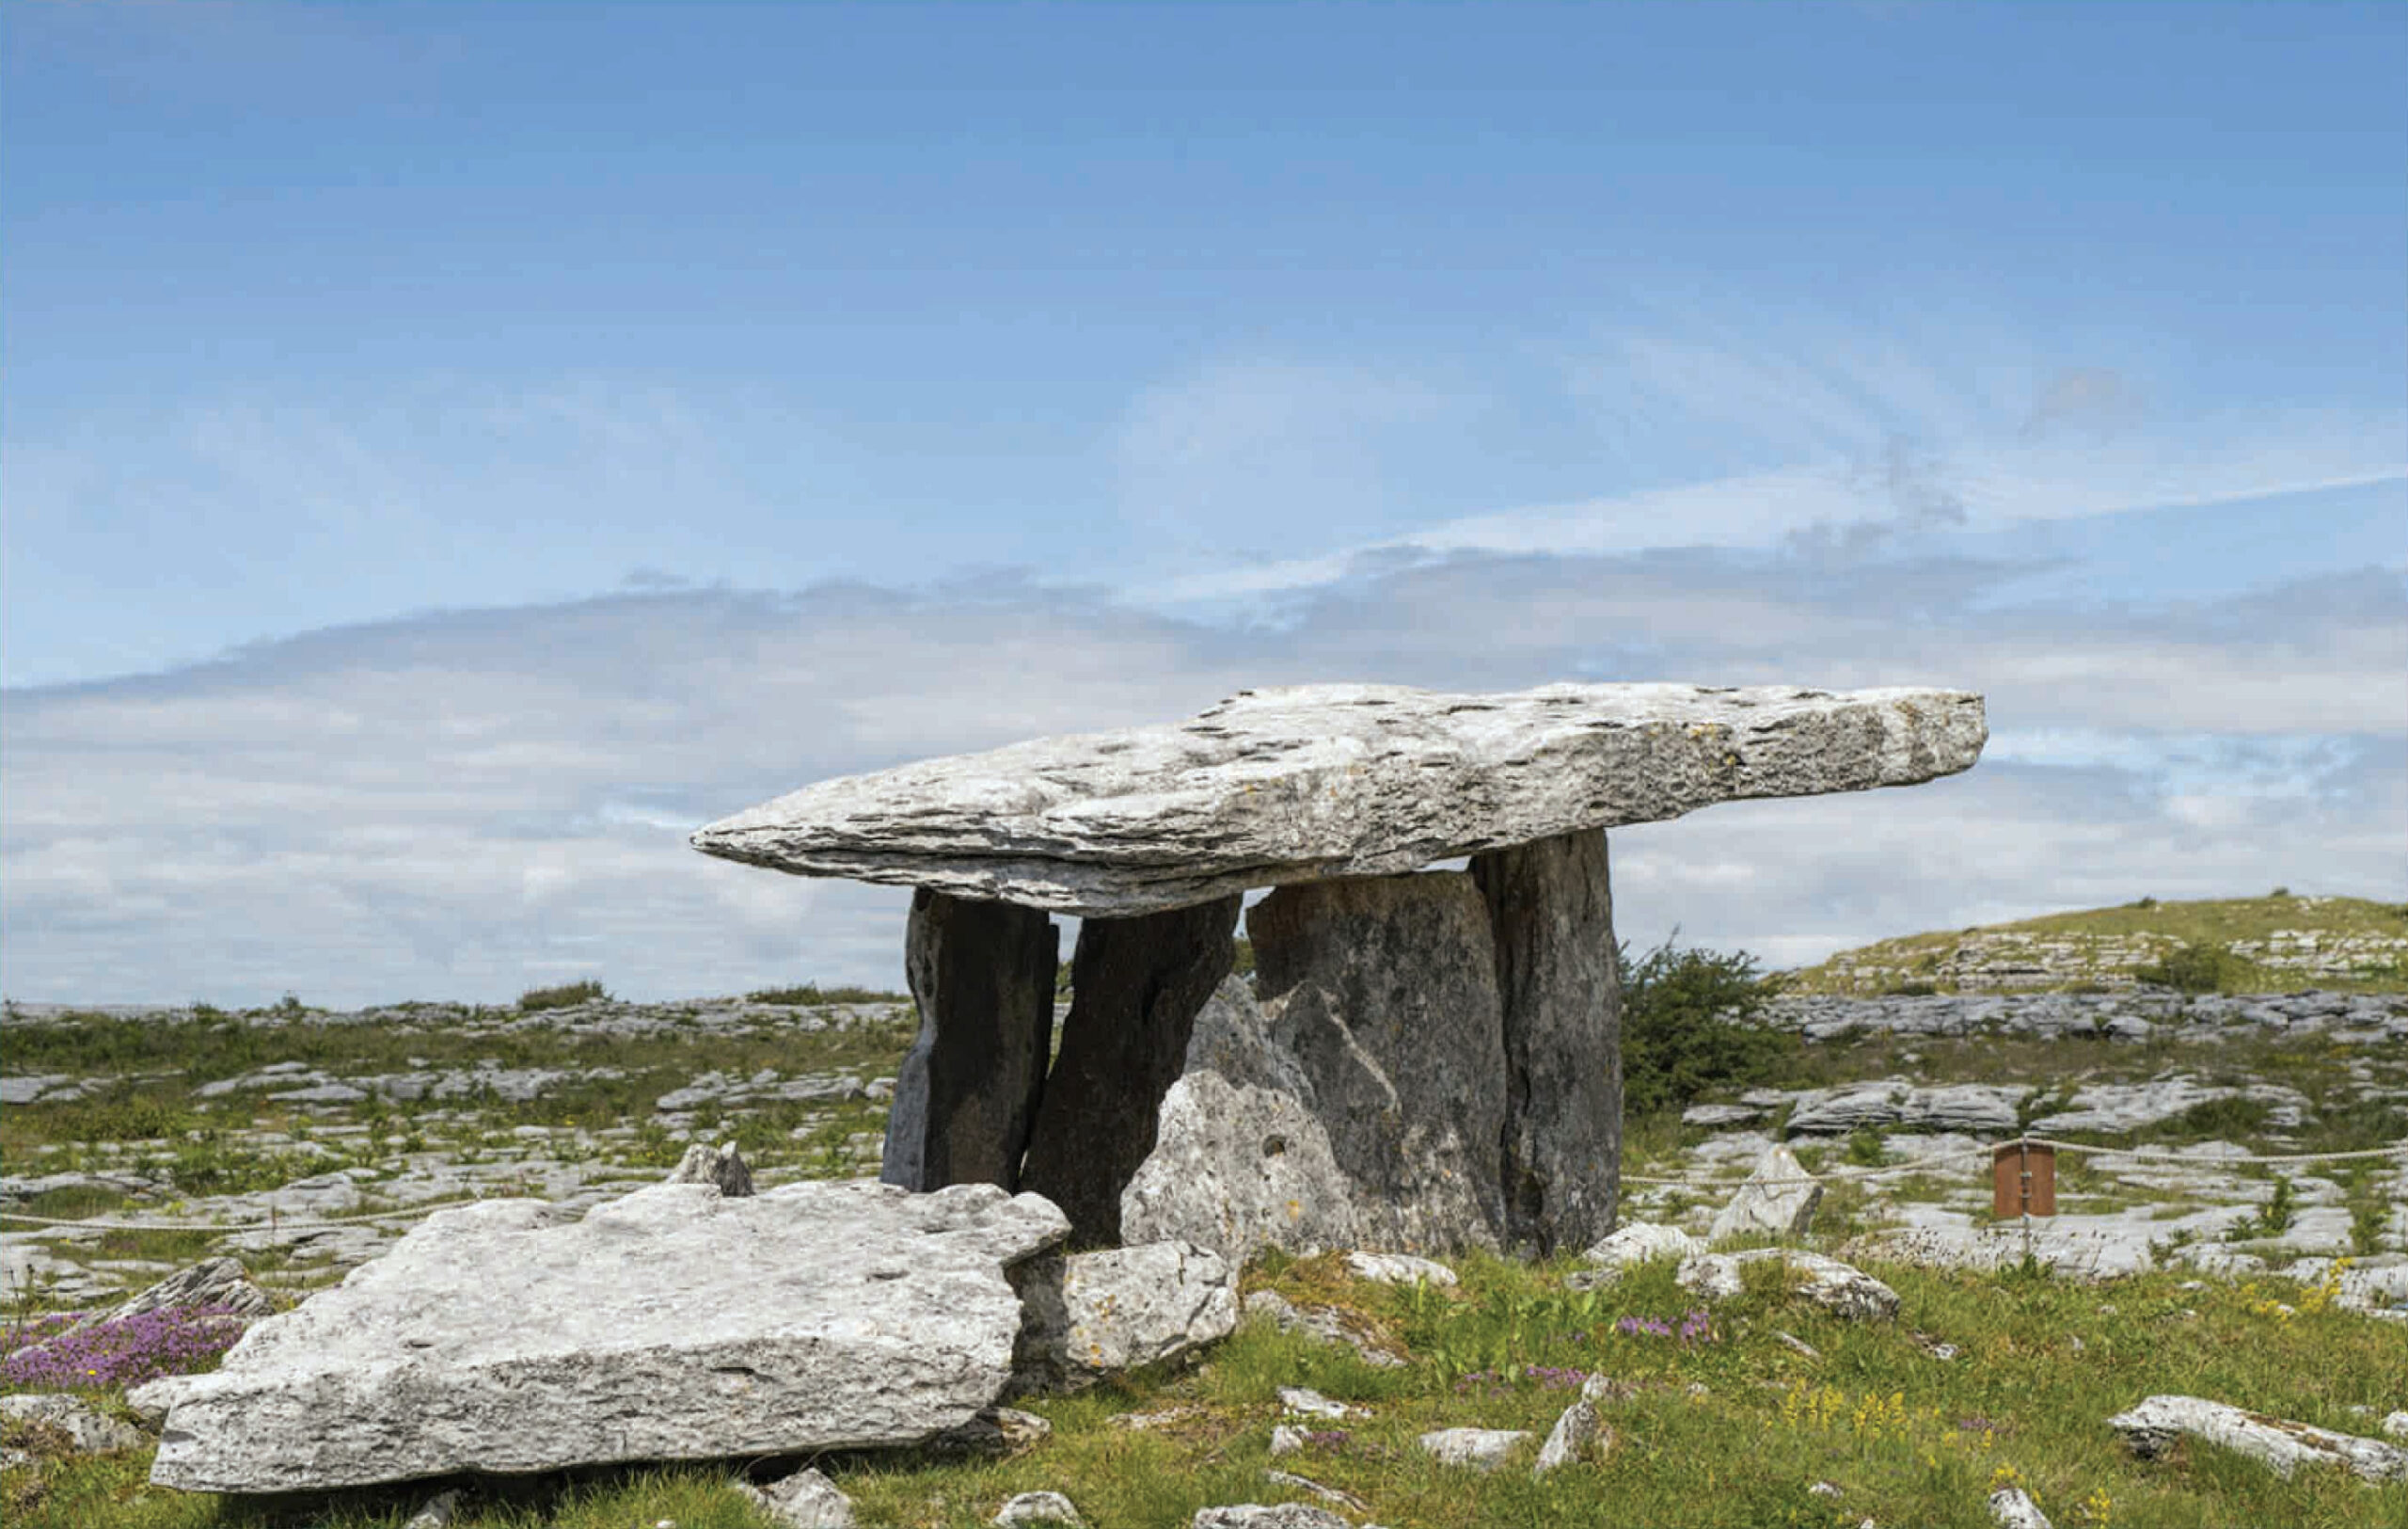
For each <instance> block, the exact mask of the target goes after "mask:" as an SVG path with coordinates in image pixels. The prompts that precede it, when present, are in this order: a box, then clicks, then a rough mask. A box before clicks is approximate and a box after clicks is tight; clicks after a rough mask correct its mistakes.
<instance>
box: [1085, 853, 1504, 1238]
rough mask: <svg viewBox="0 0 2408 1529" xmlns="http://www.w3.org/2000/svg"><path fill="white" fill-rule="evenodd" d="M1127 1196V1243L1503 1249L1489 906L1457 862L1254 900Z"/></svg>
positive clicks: (1497, 1034) (1500, 1098)
mask: <svg viewBox="0 0 2408 1529" xmlns="http://www.w3.org/2000/svg"><path fill="white" fill-rule="evenodd" d="M1246 927H1247V930H1248V932H1250V933H1251V934H1252V936H1253V939H1254V949H1255V963H1256V978H1257V986H1258V987H1259V991H1260V993H1261V995H1262V997H1261V1000H1260V1001H1259V1003H1258V1002H1257V1000H1256V998H1255V995H1254V994H1253V993H1252V992H1250V991H1248V990H1247V988H1246V986H1245V984H1244V983H1243V982H1241V981H1234V980H1232V981H1228V982H1224V983H1223V984H1222V986H1221V989H1220V991H1219V992H1217V993H1216V994H1215V995H1213V997H1212V1001H1211V1002H1210V1003H1208V1004H1207V1005H1206V1006H1205V1009H1204V1012H1203V1013H1202V1014H1200V1015H1199V1016H1198V1017H1197V1020H1196V1032H1195V1034H1194V1036H1193V1037H1192V1039H1191V1040H1190V1042H1189V1044H1188V1054H1187V1064H1186V1071H1185V1072H1184V1074H1183V1075H1181V1076H1180V1080H1179V1081H1178V1082H1177V1083H1175V1084H1174V1085H1172V1087H1171V1090H1170V1092H1169V1093H1168V1094H1166V1095H1165V1096H1164V1101H1163V1108H1162V1113H1161V1119H1160V1122H1159V1124H1158V1128H1157V1132H1156V1144H1155V1148H1154V1151H1153V1153H1152V1154H1151V1155H1149V1156H1148V1158H1147V1159H1146V1160H1145V1162H1143V1163H1141V1164H1140V1165H1138V1169H1137V1171H1136V1173H1135V1174H1133V1176H1132V1177H1131V1179H1130V1183H1129V1187H1128V1189H1127V1190H1126V1191H1125V1192H1124V1194H1123V1195H1122V1198H1121V1227H1122V1234H1123V1235H1124V1236H1125V1237H1127V1238H1128V1239H1129V1240H1131V1241H1139V1240H1144V1241H1161V1240H1168V1239H1182V1240H1185V1241H1189V1242H1194V1243H1196V1244H1198V1245H1199V1246H1202V1247H1207V1248H1211V1249H1212V1250H1215V1251H1217V1252H1219V1253H1220V1254H1222V1256H1224V1257H1225V1258H1228V1259H1229V1260H1230V1261H1231V1262H1233V1263H1242V1262H1243V1261H1244V1259H1245V1258H1246V1257H1248V1256H1249V1255H1251V1254H1252V1253H1253V1252H1254V1251H1255V1250H1258V1249H1259V1248H1262V1247H1265V1246H1273V1247H1279V1248H1284V1249H1287V1250H1291V1251H1302V1250H1305V1249H1307V1248H1317V1247H1339V1248H1350V1247H1351V1248H1359V1249H1363V1250H1373V1251H1398V1252H1420V1253H1430V1252H1441V1251H1446V1250H1452V1249H1458V1248H1465V1247H1485V1248H1495V1247H1497V1246H1498V1244H1499V1239H1500V1236H1501V1234H1502V1231H1503V1226H1504V1204H1503V1191H1502V1185H1501V1178H1500V1172H1501V1157H1500V1149H1499V1143H1500V1140H1501V1138H1502V1135H1503V1130H1504V1123H1505V1105H1506V1101H1505V1091H1504V1087H1503V1077H1504V1058H1503V1047H1502V1039H1501V1036H1502V1029H1501V1021H1500V1018H1499V1014H1498V1008H1497V986H1496V982H1495V980H1494V961H1493V957H1492V955H1491V951H1490V937H1489V929H1488V917H1487V910H1486V907H1485V905H1484V904H1483V903H1482V901H1481V897H1480V893H1479V890H1478V888H1477V887H1476V886H1475V885H1474V884H1473V883H1472V880H1471V878H1470V877H1468V876H1466V875H1464V874H1462V873H1460V872H1431V873H1425V874H1422V875H1418V876H1386V877H1371V878H1350V879H1344V880H1338V881H1328V882H1318V883H1314V884H1308V885H1301V886H1287V887H1282V888H1280V889H1279V890H1278V891H1276V892H1274V893H1272V894H1271V896H1269V897H1267V898H1265V899H1264V900H1262V901H1261V902H1259V903H1258V904H1256V905H1255V907H1254V908H1253V909H1252V910H1251V911H1250V912H1249V913H1248V915H1247V917H1246Z"/></svg>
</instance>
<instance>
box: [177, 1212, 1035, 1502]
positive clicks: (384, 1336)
mask: <svg viewBox="0 0 2408 1529" xmlns="http://www.w3.org/2000/svg"><path fill="white" fill-rule="evenodd" d="M1068 1231H1069V1226H1068V1224H1067V1223H1066V1222H1065V1221H1064V1219H1063V1218H1062V1216H1061V1213H1060V1212H1059V1211H1057V1210H1055V1209H1054V1207H1053V1206H1052V1205H1051V1204H1049V1203H1047V1202H1045V1201H1043V1200H1041V1199H1039V1198H1038V1197H1037V1196H1034V1195H1023V1196H1020V1197H1018V1198H1014V1197H1012V1196H1008V1195H1006V1194H1005V1193H1004V1191H1003V1190H1001V1189H998V1188H995V1187H991V1186H983V1185H964V1186H957V1187H951V1188H947V1189H942V1190H939V1191H937V1192H936V1193H933V1194H925V1195H914V1194H909V1193H906V1192H905V1191H903V1190H901V1189H898V1188H895V1187H892V1186H888V1185H880V1184H874V1183H866V1182H855V1183H847V1184H837V1183H824V1182H814V1183H803V1184H792V1185H785V1186H782V1187H778V1188H775V1189H771V1190H769V1191H768V1192H767V1193H764V1194H759V1195H754V1196H752V1197H750V1198H746V1199H729V1198H726V1197H724V1196H722V1195H721V1194H720V1193H719V1191H718V1190H717V1189H716V1188H714V1187H711V1186H708V1185H699V1184H676V1185H657V1186H654V1187H649V1188H644V1189H640V1190H638V1191H636V1192H635V1193H633V1194H631V1195H628V1196H626V1198H625V1199H622V1200H617V1201H613V1202H609V1203H607V1204H604V1205H601V1206H598V1207H597V1208H595V1209H594V1211H592V1212H591V1213H589V1214H588V1215H587V1216H586V1217H585V1218H584V1219H583V1220H581V1221H577V1222H574V1223H565V1224H564V1223H563V1222H562V1219H561V1218H560V1215H559V1213H558V1212H556V1211H554V1210H553V1209H552V1208H551V1207H548V1206H547V1205H544V1204H542V1203H539V1202H531V1201H488V1202H483V1203H482V1204H476V1205H469V1206H463V1207H460V1208H457V1209H452V1210H445V1211H440V1212H437V1213H436V1214H435V1215H434V1216H432V1217H430V1218H427V1220H425V1221H424V1222H422V1223H420V1225H419V1226H418V1227H417V1228H416V1229H414V1230H413V1231H412V1232H411V1233H410V1234H409V1235H407V1236H405V1237H404V1238H403V1239H402V1240H401V1242H400V1243H399V1244H398V1245H397V1246H396V1247H395V1248H394V1249H393V1250H392V1251H391V1252H389V1253H388V1254H386V1255H385V1256H384V1257H383V1258H381V1259H379V1260H377V1261H376V1262H374V1263H372V1264H369V1265H366V1266H362V1267H361V1268H359V1269H357V1270H356V1271H354V1272H353V1273H352V1274H351V1275H350V1277H349V1278H347V1279H346V1280H345V1281H344V1282H343V1283H342V1284H341V1285H339V1286H337V1287H335V1288H333V1289H331V1290H327V1291H325V1292H322V1293H321V1294H319V1295H317V1296H315V1297H313V1298H310V1299H309V1300H308V1301H306V1302H304V1303H303V1304H301V1305H300V1306H298V1307H296V1308H294V1309H293V1311H291V1312H289V1313H286V1314H283V1315H280V1316H276V1317H271V1318H269V1319H267V1320H265V1321H262V1322H261V1323H259V1324H257V1325H256V1326H254V1327H253V1328H252V1329H251V1330H250V1331H249V1332H248V1333H247V1334H246V1335H245V1337H244V1339H243V1341H242V1342H241V1343H239V1344H237V1345H236V1346H234V1347H233V1348H232V1349H231V1350H230V1351H229V1353H228V1354H227V1356H226V1359H225V1362H224V1364H223V1366H222V1367H221V1368H220V1369H219V1370H217V1371H216V1372H215V1373H214V1374H209V1375H199V1376H182V1377H176V1378H170V1379H166V1380H160V1381H154V1382H152V1383H151V1384H150V1385H148V1386H145V1387H142V1388H140V1389H139V1390H137V1391H136V1392H135V1393H134V1395H133V1398H132V1399H133V1400H134V1401H135V1404H136V1405H137V1406H150V1407H164V1408H166V1430H165V1433H164V1436H163V1438H162V1440H161V1442H160V1446H159V1453H158V1457H157V1459H156V1462H155V1463H154V1465H153V1468H152V1472H151V1479H152V1480H153V1481H155V1482H157V1483H159V1484H160V1485H163V1486H172V1487H178V1488H182V1489H188V1490H209V1491H241V1492H265V1491H291V1490H305V1489H324V1488H333V1487H345V1486H356V1485H364V1484H367V1483H371V1482H379V1481H401V1480H409V1479H412V1478H415V1477H420V1476H429V1475H440V1474H448V1473H452V1472H457V1471H480V1472H491V1473H527V1472H535V1471H545V1470H552V1469H557V1468H562V1467H566V1466H573V1465H582V1464H593V1463H600V1462H607V1461H614V1460H634V1459H697V1458H721V1457H727V1456H731V1455H749V1454H759V1455H768V1454H793V1453H805V1452H810V1451H816V1450H825V1449H839V1448H848V1447H865V1446H870V1445H877V1444H905V1443H915V1442H918V1441H922V1440H925V1439H927V1438H928V1437H929V1436H930V1435H932V1434H935V1433H937V1432H939V1431H940V1430H943V1429H944V1428H948V1427H951V1426H954V1425H958V1424H961V1423H963V1422H966V1421H968V1420H969V1419H970V1418H971V1417H973V1416H974V1415H975V1414H976V1413H977V1412H978V1411H979V1410H981V1409H982V1408H985V1407H987V1406H988V1405H989V1404H990V1403H992V1402H993V1401H994V1400H995V1399H996V1397H997V1395H998V1394H1000V1393H1001V1392H1002V1390H1003V1389H1004V1386H1005V1384H1006V1381H1007V1380H1008V1379H1009V1378H1010V1374H1011V1355H1012V1345H1013V1342H1014V1339H1015V1338H1016V1337H1017V1336H1018V1334H1019V1330H1020V1327H1021V1321H1022V1311H1021V1303H1020V1298H1019V1297H1018V1296H1017V1295H1016V1294H1015V1293H1014V1292H1013V1290H1012V1288H1011V1284H1010V1282H1009V1281H1008V1280H1007V1279H1006V1272H1005V1271H1006V1267H1007V1266H1011V1265H1014V1264H1017V1263H1019V1262H1021V1261H1022V1260H1023V1259H1025V1258H1028V1257H1031V1256H1034V1255H1036V1254H1038V1253H1040V1252H1042V1251H1044V1250H1047V1249H1048V1248H1050V1247H1052V1246H1054V1244H1056V1243H1058V1242H1059V1241H1060V1240H1061V1238H1062V1237H1063V1236H1064V1235H1065V1234H1067V1233H1068Z"/></svg>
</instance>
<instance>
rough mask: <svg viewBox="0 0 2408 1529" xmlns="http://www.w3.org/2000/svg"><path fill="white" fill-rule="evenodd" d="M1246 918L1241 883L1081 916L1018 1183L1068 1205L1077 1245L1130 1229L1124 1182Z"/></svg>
mask: <svg viewBox="0 0 2408 1529" xmlns="http://www.w3.org/2000/svg"><path fill="white" fill-rule="evenodd" d="M1237 920H1238V899H1237V898H1236V897H1235V896H1234V895H1232V896H1229V897H1226V898H1217V899H1215V900H1212V901H1211V902H1206V903H1200V904H1198V905H1196V906H1195V907H1192V908H1175V909H1173V910H1171V911H1170V912H1168V913H1157V914H1145V915H1141V916H1138V917H1135V918H1090V919H1087V920H1086V921H1085V923H1083V924H1081V925H1080V926H1079V943H1078V947H1077V950H1076V952H1075V953H1074V954H1073V955H1072V956H1071V958H1070V961H1071V966H1070V992H1071V997H1070V1015H1069V1019H1068V1020H1066V1021H1065V1022H1064V1024H1063V1027H1062V1050H1061V1054H1060V1055H1059V1056H1057V1057H1055V1058H1054V1071H1053V1073H1052V1074H1051V1075H1049V1076H1048V1077H1047V1078H1046V1080H1045V1095H1044V1102H1043V1104H1042V1105H1041V1106H1040V1107H1039V1108H1038V1115H1037V1127H1036V1131H1035V1134H1034V1135H1032V1136H1031V1137H1030V1139H1029V1143H1028V1159H1027V1161H1026V1162H1025V1163H1024V1164H1022V1169H1021V1187H1022V1188H1025V1189H1028V1190H1031V1191H1033V1192H1035V1193H1037V1194H1041V1195H1043V1196H1044V1197H1045V1198H1046V1199H1048V1200H1051V1201H1053V1202H1054V1203H1055V1204H1056V1205H1059V1206H1060V1207H1061V1208H1062V1212H1063V1214H1064V1215H1066V1216H1068V1217H1069V1218H1070V1240H1071V1243H1072V1245H1073V1246H1074V1247H1080V1248H1110V1247H1114V1246H1117V1244H1118V1243H1119V1242H1120V1240H1121V1238H1120V1194H1121V1191H1122V1190H1124V1189H1126V1188H1127V1187H1129V1180H1130V1178H1131V1177H1132V1176H1133V1174H1135V1172H1136V1171H1137V1165H1138V1164H1139V1163H1142V1162H1144V1161H1145V1160H1146V1155H1147V1154H1148V1153H1149V1152H1151V1151H1153V1150H1154V1132H1155V1120H1156V1116H1157V1114H1158V1112H1159V1111H1160V1109H1161V1107H1162V1101H1163V1095H1164V1094H1165V1093H1167V1092H1168V1091H1170V1086H1171V1084H1172V1083H1174V1082H1176V1081H1177V1080H1178V1078H1179V1075H1180V1072H1181V1071H1182V1070H1183V1069H1184V1068H1185V1067H1186V1065H1187V1043H1188V1040H1189V1037H1190V1036H1191V1035H1192V1034H1193V1033H1194V1031H1195V1028H1196V1013H1197V1011H1200V1010H1202V1008H1203V1007H1204V1003H1205V1000H1206V999H1208V998H1210V997H1211V996H1212V990H1213V989H1214V988H1215V987H1217V986H1219V985H1220V981H1221V979H1223V978H1224V977H1227V976H1228V974H1229V966H1230V964H1231V963H1232V962H1233V961H1234V960H1235V958H1236V954H1237V942H1236V939H1235V932H1236V930H1237Z"/></svg>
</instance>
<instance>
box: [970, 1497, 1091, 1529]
mask: <svg viewBox="0 0 2408 1529" xmlns="http://www.w3.org/2000/svg"><path fill="white" fill-rule="evenodd" d="M989 1522H990V1523H993V1524H996V1525H998V1526H1006V1525H1010V1524H1015V1523H1085V1522H1086V1521H1085V1519H1082V1518H1080V1517H1079V1510H1078V1508H1077V1506H1076V1505H1073V1504H1072V1503H1071V1501H1070V1500H1069V1498H1067V1497H1065V1496H1063V1495H1062V1494H1061V1493H1060V1492H1052V1491H1036V1492H1020V1493H1017V1494H1015V1495H1014V1496H1012V1497H1010V1498H1008V1499H1006V1501H1005V1503H1004V1505H1003V1506H1002V1507H1000V1508H997V1509H996V1510H995V1516H994V1517H993V1518H992V1519H990V1520H989Z"/></svg>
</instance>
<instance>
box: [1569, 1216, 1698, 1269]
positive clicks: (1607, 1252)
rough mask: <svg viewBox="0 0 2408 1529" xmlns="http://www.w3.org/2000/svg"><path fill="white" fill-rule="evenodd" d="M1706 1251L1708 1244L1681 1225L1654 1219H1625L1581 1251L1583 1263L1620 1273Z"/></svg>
mask: <svg viewBox="0 0 2408 1529" xmlns="http://www.w3.org/2000/svg"><path fill="white" fill-rule="evenodd" d="M1703 1251H1705V1244H1704V1243H1702V1242H1700V1241H1698V1240H1697V1238H1695V1237H1693V1236H1690V1235H1689V1234H1687V1233H1686V1232H1684V1231H1682V1230H1681V1229H1680V1228H1679V1227H1677V1226H1660V1225H1657V1224H1656V1222H1653V1221H1625V1222H1624V1223H1623V1224H1622V1225H1621V1226H1618V1227H1616V1228H1615V1229H1614V1230H1613V1231H1611V1232H1609V1233H1608V1234H1606V1235H1604V1236H1602V1237H1600V1238H1598V1239H1597V1241H1596V1242H1595V1243H1593V1244H1592V1245H1591V1246H1590V1248H1589V1250H1587V1251H1586V1252H1583V1253H1582V1254H1581V1255H1580V1258H1581V1261H1582V1262H1583V1263H1586V1264H1589V1265H1592V1266H1595V1267H1596V1268H1599V1269H1605V1270H1611V1271H1612V1272H1613V1273H1615V1274H1617V1275H1619V1274H1620V1273H1621V1272H1622V1271H1623V1270H1624V1269H1626V1268H1629V1267H1630V1266H1632V1265H1634V1264H1644V1263H1646V1262H1648V1261H1649V1260H1650V1259H1656V1258H1689V1257H1693V1256H1695V1255H1696V1254H1699V1253H1702V1252H1703Z"/></svg>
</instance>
